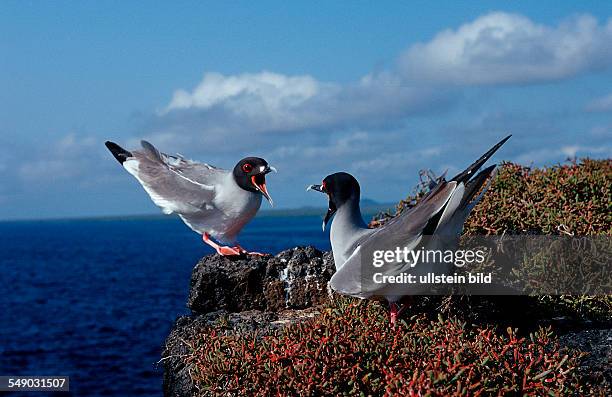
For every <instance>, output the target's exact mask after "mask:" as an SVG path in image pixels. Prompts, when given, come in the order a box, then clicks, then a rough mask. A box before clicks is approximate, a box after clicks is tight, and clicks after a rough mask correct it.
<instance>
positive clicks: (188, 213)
mask: <svg viewBox="0 0 612 397" xmlns="http://www.w3.org/2000/svg"><path fill="white" fill-rule="evenodd" d="M141 144H142V149H140V150H133V151H127V150H125V149H123V148H122V147H120V146H119V145H117V144H116V143H114V142H106V147H107V148H108V149H109V150H110V151H111V153H112V154H113V156H115V158H116V159H117V161H119V163H121V165H123V167H124V168H125V169H126V170H127V171H128V172H129V173H130V174H132V175H133V176H134V177H136V179H137V180H138V182H140V184H141V185H142V187H143V188H144V189H145V191H146V192H147V193H148V194H149V196H150V197H151V199H152V200H153V202H154V203H155V204H156V205H157V206H159V207H160V208H161V209H162V211H163V212H164V213H165V214H171V213H176V214H177V215H178V216H179V217H180V218H181V219H182V220H183V222H185V224H186V225H187V226H189V227H190V228H191V229H192V230H193V231H195V232H197V233H199V234H201V235H202V239H203V240H204V242H205V243H206V244H208V245H210V246H211V247H213V248H214V249H215V250H216V251H217V252H218V253H219V254H220V255H241V254H258V253H256V252H248V251H246V250H245V249H243V248H242V247H241V246H240V245H238V244H237V242H236V238H237V236H238V234H239V233H240V231H241V230H242V228H243V227H244V226H245V225H246V224H247V223H248V222H249V221H250V220H251V219H252V218H253V217H254V216H255V214H256V213H257V211H258V210H259V207H260V205H261V196H262V195H263V196H265V198H266V199H267V200H268V201H269V202H270V205H272V204H273V203H272V198H271V197H270V194H269V193H268V189H267V187H266V177H265V175H266V174H267V173H269V172H270V171H276V169H275V168H274V167H271V166H269V165H268V163H267V162H266V160H264V159H262V158H259V157H247V158H244V159H242V160H240V161H239V162H238V164H236V166H235V167H234V169H233V170H232V171H229V170H224V169H221V168H217V167H213V166H212V165H209V164H205V163H199V162H196V161H193V160H187V159H185V158H183V157H182V156H180V155H177V156H170V155H167V154H165V153H161V152H160V151H158V150H157V149H156V148H155V147H154V146H153V145H152V144H150V143H149V142H147V141H142V142H141Z"/></svg>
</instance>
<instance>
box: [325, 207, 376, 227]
mask: <svg viewBox="0 0 612 397" xmlns="http://www.w3.org/2000/svg"><path fill="white" fill-rule="evenodd" d="M333 224H338V226H340V225H342V226H343V228H344V229H347V230H350V229H367V227H368V226H367V225H366V224H365V222H364V221H363V218H362V217H361V209H360V208H359V199H351V200H348V201H346V202H345V203H344V204H342V205H341V206H340V207H339V208H338V210H337V211H336V216H335V217H334V222H333ZM332 226H333V225H332Z"/></svg>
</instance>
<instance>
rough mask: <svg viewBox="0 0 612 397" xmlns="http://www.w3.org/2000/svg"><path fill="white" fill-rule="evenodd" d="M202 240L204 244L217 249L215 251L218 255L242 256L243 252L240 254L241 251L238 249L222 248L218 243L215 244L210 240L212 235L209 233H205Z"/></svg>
mask: <svg viewBox="0 0 612 397" xmlns="http://www.w3.org/2000/svg"><path fill="white" fill-rule="evenodd" d="M202 240H204V242H205V243H206V244H208V245H210V246H211V247H213V248H214V249H215V251H217V253H218V254H219V255H221V256H237V255H241V254H242V252H240V250H239V249H237V248H236V247H227V246H222V245H219V244H217V243H215V242H214V241H213V240H212V239H211V238H210V234H208V233H203V234H202Z"/></svg>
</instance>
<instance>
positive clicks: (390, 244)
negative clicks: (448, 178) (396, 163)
mask: <svg viewBox="0 0 612 397" xmlns="http://www.w3.org/2000/svg"><path fill="white" fill-rule="evenodd" d="M459 190H461V191H460V192H459ZM455 194H457V195H458V196H459V197H460V196H461V195H462V194H463V185H462V184H461V186H460V187H459V188H458V186H457V183H456V182H445V181H443V182H441V183H440V184H438V186H436V187H435V188H434V189H433V190H432V191H431V193H430V194H428V195H427V197H425V198H424V199H423V200H422V201H420V202H419V204H417V205H416V206H415V207H413V208H411V209H410V210H408V211H404V212H403V213H402V214H401V215H399V216H397V217H396V218H394V219H392V220H391V221H389V222H388V223H386V224H385V225H384V226H382V227H380V228H378V229H375V230H374V232H373V233H369V234H367V235H364V236H362V237H361V238H359V239H357V240H356V241H355V243H353V246H352V247H351V250H352V254H351V255H350V257H349V258H348V259H347V261H346V262H345V263H344V265H342V266H341V267H340V268H339V269H338V270H337V272H336V273H335V274H334V276H333V277H332V278H331V280H330V286H331V287H332V288H333V289H334V290H336V291H338V292H340V293H342V294H346V295H352V296H356V297H360V298H368V297H371V296H375V295H389V294H390V293H389V291H386V292H383V291H382V290H383V289H386V287H387V285H383V284H379V283H375V282H374V280H373V275H374V273H378V272H382V273H384V274H385V275H397V274H400V273H402V272H406V271H408V270H410V265H409V264H406V263H404V262H397V263H387V264H385V265H384V266H383V267H380V268H375V267H374V266H373V265H372V259H373V254H374V251H379V250H395V248H396V247H400V248H403V247H407V248H408V249H413V248H415V247H416V246H417V245H418V244H419V243H420V242H421V239H422V236H423V231H424V229H425V227H426V226H427V224H428V222H429V220H430V219H431V218H432V217H434V216H435V215H436V214H437V213H438V212H440V211H441V210H442V208H444V206H445V205H447V203H449V201H451V200H452V197H453V196H454V195H455ZM417 267H418V266H417ZM404 287H405V286H404ZM398 295H402V294H400V293H398Z"/></svg>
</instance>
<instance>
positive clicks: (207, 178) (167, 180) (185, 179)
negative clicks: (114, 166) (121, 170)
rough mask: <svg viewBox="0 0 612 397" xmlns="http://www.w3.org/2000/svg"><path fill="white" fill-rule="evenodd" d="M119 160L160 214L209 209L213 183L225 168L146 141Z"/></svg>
mask: <svg viewBox="0 0 612 397" xmlns="http://www.w3.org/2000/svg"><path fill="white" fill-rule="evenodd" d="M141 143H142V148H143V149H142V150H135V151H132V157H128V158H127V159H126V161H125V162H124V163H123V166H124V167H125V169H126V170H127V171H128V172H129V173H130V174H132V175H134V176H135V177H136V179H138V181H139V182H140V184H141V185H142V186H143V188H144V189H145V191H146V192H147V193H148V194H149V196H150V197H151V199H152V200H153V202H154V203H155V204H156V205H157V206H159V207H161V208H162V210H163V211H164V213H166V214H170V213H173V212H177V213H181V214H189V213H195V212H200V211H202V210H207V209H211V208H212V202H213V199H214V197H215V186H216V185H217V184H218V183H220V182H221V181H222V180H223V178H224V177H225V176H227V174H228V171H226V170H223V169H220V168H216V167H213V166H211V165H208V164H204V163H198V162H196V161H192V160H186V159H184V158H183V157H181V156H170V155H167V154H165V153H161V152H160V151H158V150H157V149H156V148H155V147H154V146H153V145H151V144H150V143H149V142H147V141H142V142H141Z"/></svg>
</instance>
